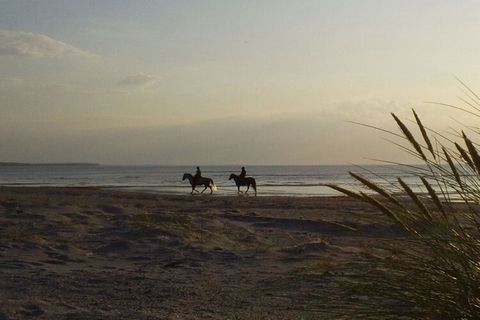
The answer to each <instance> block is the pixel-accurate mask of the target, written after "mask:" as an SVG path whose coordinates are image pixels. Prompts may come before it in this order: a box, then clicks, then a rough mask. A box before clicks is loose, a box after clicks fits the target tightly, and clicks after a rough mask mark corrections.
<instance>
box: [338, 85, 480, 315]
mask: <svg viewBox="0 0 480 320" xmlns="http://www.w3.org/2000/svg"><path fill="white" fill-rule="evenodd" d="M462 84H463V83H462ZM465 88H466V89H467V90H466V91H467V96H468V97H467V99H465V100H464V102H466V103H467V107H466V108H459V107H455V106H451V107H454V108H456V109H462V110H463V111H465V112H468V113H471V114H472V115H475V116H479V115H480V97H479V96H477V95H476V94H475V93H474V92H473V91H471V90H470V89H469V88H468V87H466V86H465ZM392 117H393V120H394V121H395V122H396V124H397V125H398V128H399V130H400V135H398V134H397V133H395V132H390V133H391V134H392V135H394V136H396V137H397V138H398V137H399V136H400V139H401V141H400V143H398V144H397V145H398V146H399V147H400V148H402V149H403V150H404V151H405V152H407V153H409V154H412V155H414V156H416V157H417V158H418V159H419V160H421V162H423V165H421V166H420V165H419V166H405V168H407V169H406V170H407V171H408V172H409V173H410V174H412V175H414V176H415V177H416V178H417V179H418V185H416V186H414V187H413V186H411V185H409V184H408V183H406V182H405V181H404V180H403V179H402V178H400V177H399V178H397V179H396V181H389V183H390V184H389V186H388V187H386V186H385V185H383V184H382V185H380V184H378V183H375V182H373V181H371V180H369V179H367V178H366V177H365V176H362V175H359V174H356V173H353V172H351V173H350V174H351V176H352V178H353V179H354V180H355V181H356V182H358V183H359V184H361V186H362V187H363V188H365V190H361V191H358V190H349V189H345V188H342V187H339V186H336V185H331V186H330V187H331V188H333V189H335V190H337V191H340V192H342V193H344V194H346V195H348V196H350V197H354V198H356V199H359V200H361V201H364V202H367V203H369V204H371V205H372V206H374V207H376V208H377V209H378V210H380V211H381V212H382V213H383V214H385V215H386V216H387V217H388V218H389V219H390V220H391V221H392V223H393V224H395V225H397V226H398V227H399V228H401V229H402V230H403V232H404V234H405V236H404V237H402V239H400V240H398V239H397V240H392V241H390V242H389V243H388V244H387V245H384V246H382V247H381V251H380V252H381V253H380V254H377V255H375V257H374V258H373V259H372V261H371V263H369V264H368V267H365V268H361V269H360V268H358V269H357V272H356V274H354V275H353V276H354V277H355V286H354V289H355V290H354V291H353V293H354V294H357V295H360V296H364V299H363V300H362V301H363V305H364V306H363V308H359V314H358V315H359V316H362V315H363V316H365V317H376V316H379V315H381V316H380V318H389V317H390V318H399V317H403V318H414V319H418V318H421V319H478V318H480V238H479V236H480V232H479V231H480V215H479V209H480V207H479V204H480V155H479V151H478V145H477V144H476V143H475V142H474V139H473V138H474V137H478V134H479V133H480V131H479V130H478V129H475V128H471V127H465V128H464V130H465V131H466V132H468V134H467V133H466V132H465V131H459V132H458V134H457V135H455V136H453V138H449V137H446V136H445V135H442V134H440V133H438V132H435V131H433V130H430V129H429V128H427V127H426V126H425V125H424V124H423V123H422V121H421V119H420V117H419V116H418V115H417V113H416V112H415V111H414V110H413V121H412V123H408V125H407V122H405V121H402V120H401V119H400V118H398V117H397V116H396V115H395V114H392ZM381 130H382V129H381ZM382 131H385V130H382ZM418 186H420V188H419V187H418ZM414 190H417V191H414ZM418 190H421V192H419V191H418ZM352 283H353V282H352Z"/></svg>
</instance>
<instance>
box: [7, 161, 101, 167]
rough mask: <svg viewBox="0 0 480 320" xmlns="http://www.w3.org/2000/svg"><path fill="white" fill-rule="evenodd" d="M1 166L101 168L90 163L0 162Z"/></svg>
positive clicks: (96, 164)
mask: <svg viewBox="0 0 480 320" xmlns="http://www.w3.org/2000/svg"><path fill="white" fill-rule="evenodd" d="M0 166H18V167H23V166H95V167H96V166H100V164H99V163H90V162H59V163H24V162H0Z"/></svg>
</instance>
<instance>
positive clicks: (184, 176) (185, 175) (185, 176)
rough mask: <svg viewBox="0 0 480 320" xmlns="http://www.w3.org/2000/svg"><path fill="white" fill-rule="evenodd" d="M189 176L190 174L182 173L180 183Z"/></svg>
mask: <svg viewBox="0 0 480 320" xmlns="http://www.w3.org/2000/svg"><path fill="white" fill-rule="evenodd" d="M189 175H190V173H184V174H183V178H182V181H183V180H185V179H187V178H188V176H189Z"/></svg>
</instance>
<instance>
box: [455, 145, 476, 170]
mask: <svg viewBox="0 0 480 320" xmlns="http://www.w3.org/2000/svg"><path fill="white" fill-rule="evenodd" d="M455 147H456V148H457V150H458V152H460V156H461V157H462V158H463V160H465V162H466V163H467V164H468V166H469V167H470V168H472V170H473V171H475V166H474V164H473V161H472V159H470V156H469V155H468V153H467V151H465V149H463V148H462V147H461V146H460V145H459V144H458V143H455Z"/></svg>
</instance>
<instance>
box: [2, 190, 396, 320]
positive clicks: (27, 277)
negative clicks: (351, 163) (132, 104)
mask: <svg viewBox="0 0 480 320" xmlns="http://www.w3.org/2000/svg"><path fill="white" fill-rule="evenodd" d="M373 218H375V219H373ZM372 221H376V222H375V223H373V222H372ZM379 221H380V222H379ZM382 221H385V220H384V219H383V218H382V216H381V214H380V213H378V212H376V211H375V210H374V209H372V208H371V207H369V206H367V205H365V204H363V203H360V202H358V201H356V200H353V199H350V198H346V197H325V198H294V197H252V196H238V197H237V196H235V197H223V196H222V197H216V196H208V195H196V196H190V195H185V196H170V195H155V194H145V193H134V192H119V191H106V190H100V189H95V188H0V225H1V230H0V302H1V303H0V319H2V320H3V319H25V318H31V319H329V318H332V317H335V318H337V317H339V316H341V315H343V316H344V318H350V316H351V315H352V314H354V309H355V305H361V300H358V301H356V300H355V297H351V296H350V295H349V292H348V290H346V289H345V288H343V287H342V286H341V285H339V283H338V281H337V280H336V279H339V277H341V275H342V274H344V273H345V272H348V268H349V267H351V265H352V263H354V262H356V261H359V260H362V259H368V256H369V255H370V254H371V253H372V252H371V251H372V247H373V246H372V244H373V243H378V241H383V240H384V239H388V238H389V237H393V236H395V231H394V230H393V229H392V227H391V226H390V225H389V224H388V222H386V221H385V223H382ZM352 306H353V307H352Z"/></svg>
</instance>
